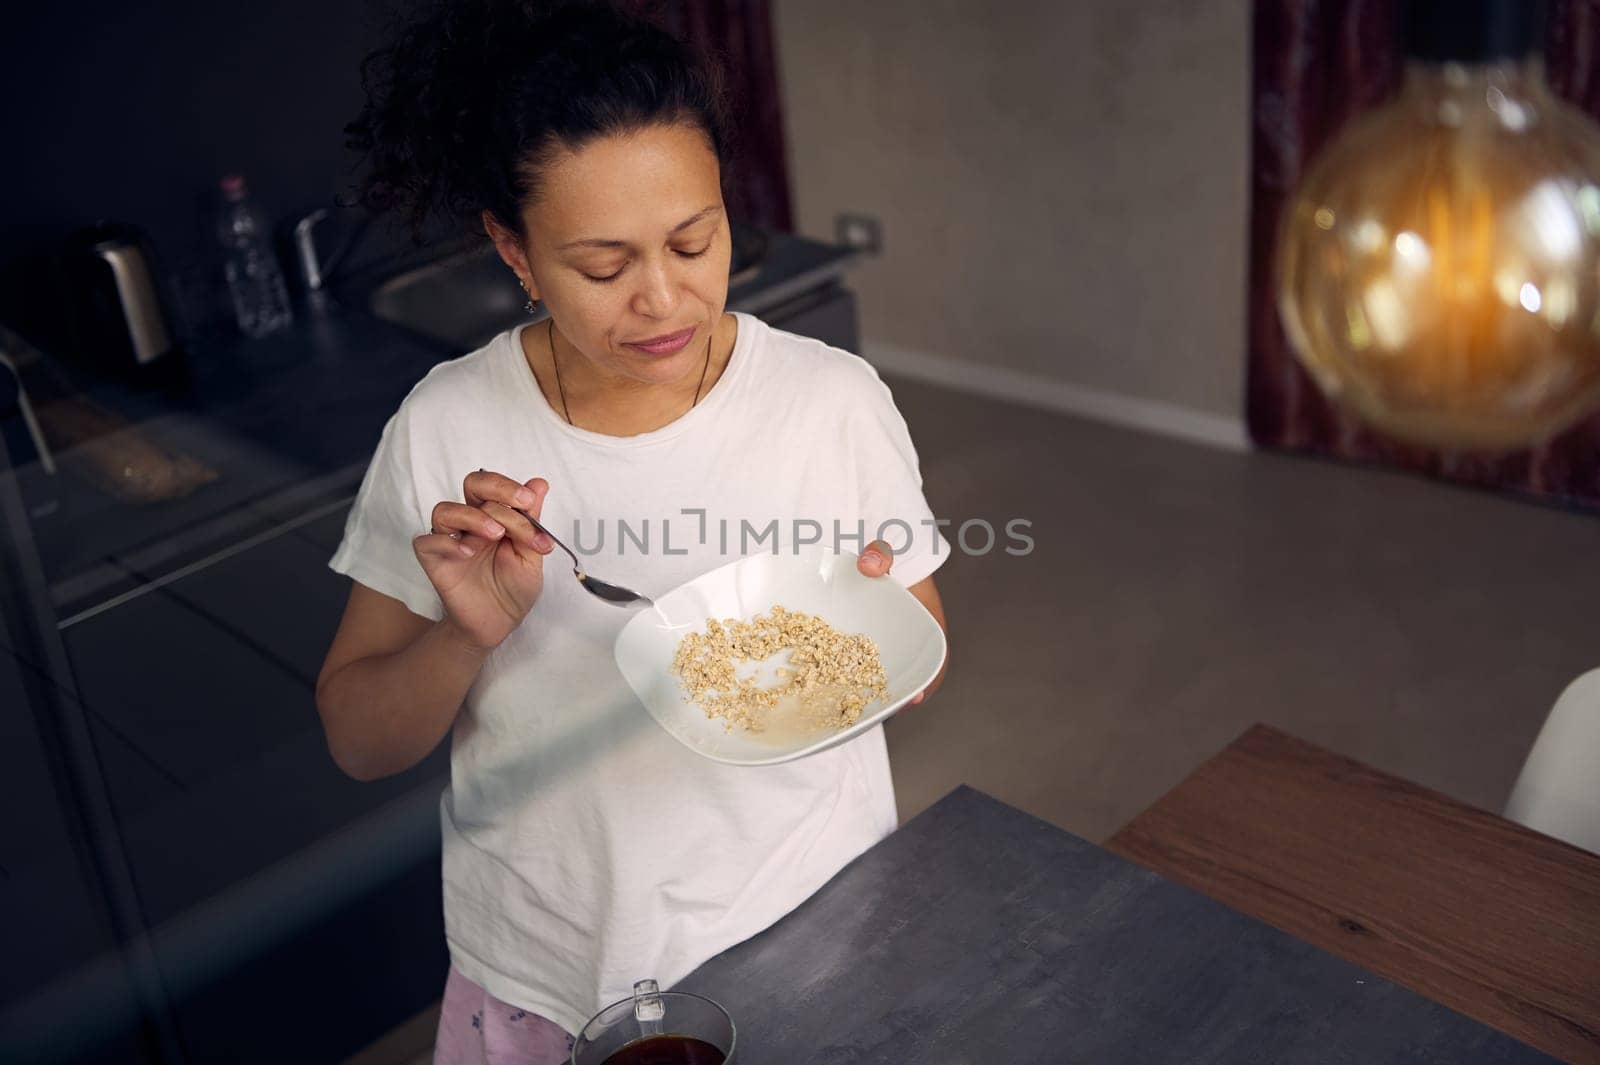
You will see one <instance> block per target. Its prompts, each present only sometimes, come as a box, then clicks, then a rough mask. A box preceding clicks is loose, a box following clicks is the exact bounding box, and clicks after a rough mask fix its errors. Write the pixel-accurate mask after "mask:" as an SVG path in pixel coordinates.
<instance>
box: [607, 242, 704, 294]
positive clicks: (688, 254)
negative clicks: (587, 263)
mask: <svg viewBox="0 0 1600 1065" xmlns="http://www.w3.org/2000/svg"><path fill="white" fill-rule="evenodd" d="M673 250H674V251H676V252H677V253H678V254H679V255H680V256H682V257H683V258H685V259H698V258H700V256H702V255H704V254H705V253H706V252H708V251H710V250H711V242H710V241H707V242H706V244H705V245H704V246H703V247H701V248H700V249H698V250H696V251H684V250H683V249H682V248H675V249H673ZM627 268H628V267H627V264H626V263H624V264H623V265H622V266H621V267H620V268H619V269H617V270H616V271H615V272H614V273H609V274H606V275H605V276H603V277H597V276H595V275H594V274H589V273H585V274H584V275H583V276H584V277H586V278H588V279H589V280H590V281H594V282H597V283H599V284H605V283H606V282H607V281H615V280H616V279H617V278H618V277H619V276H620V275H621V274H622V271H623V270H626V269H627Z"/></svg>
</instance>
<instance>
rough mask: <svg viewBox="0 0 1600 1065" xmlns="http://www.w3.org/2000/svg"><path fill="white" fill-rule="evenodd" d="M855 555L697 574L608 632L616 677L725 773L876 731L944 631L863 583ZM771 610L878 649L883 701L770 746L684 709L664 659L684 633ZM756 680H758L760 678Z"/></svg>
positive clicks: (881, 583)
mask: <svg viewBox="0 0 1600 1065" xmlns="http://www.w3.org/2000/svg"><path fill="white" fill-rule="evenodd" d="M856 558H857V556H856V555H853V554H849V553H847V552H834V551H830V550H827V549H824V548H822V547H819V546H811V547H807V548H803V549H801V550H800V551H798V552H796V553H793V554H760V555H750V556H748V557H746V558H741V559H738V560H736V561H733V562H730V563H728V564H727V565H725V566H721V567H719V568H717V569H714V570H712V571H711V572H710V573H705V574H701V575H700V576H699V577H696V578H695V579H694V580H692V581H689V582H688V583H687V584H682V585H679V586H678V587H677V588H674V589H673V590H672V591H670V592H668V593H667V594H666V595H664V596H662V597H661V598H659V599H657V600H656V605H655V607H654V609H644V610H641V611H639V613H637V614H636V615H634V617H633V618H632V620H630V621H629V622H628V624H627V625H625V626H624V627H623V629H622V631H621V632H620V633H618V634H617V642H616V646H615V649H614V650H615V654H616V659H617V668H618V669H619V670H621V671H622V675H623V677H624V678H625V679H626V680H627V682H628V685H629V687H631V688H632V689H633V692H634V694H635V695H637V696H638V697H639V701H640V702H641V703H643V704H644V708H645V709H646V710H647V711H649V713H650V716H651V717H653V718H655V721H656V724H658V725H660V726H661V727H662V728H663V729H666V731H667V733H668V734H669V735H671V736H672V737H673V738H674V739H676V740H677V741H678V742H679V743H682V744H683V745H684V746H685V747H688V748H689V749H690V750H692V751H694V752H695V753H697V754H701V755H704V756H705V757H707V758H710V759H712V760H713V761H717V762H724V763H726V764H728V765H748V766H758V765H777V764H779V763H781V762H790V761H793V760H794V759H796V758H804V757H805V756H806V755H808V754H815V753H817V752H818V751H824V750H827V749H828V748H829V747H834V746H837V745H838V744H841V743H844V742H845V741H847V740H849V739H851V738H853V737H855V736H858V735H860V734H861V733H863V732H865V731H866V730H867V729H870V728H872V727H873V726H875V725H877V724H879V723H881V722H882V721H884V720H885V719H886V718H888V717H889V715H891V714H893V713H894V712H895V711H896V710H898V709H900V707H902V706H904V705H905V704H906V703H908V702H910V701H911V699H912V698H913V697H914V696H915V695H916V694H917V693H918V692H920V691H921V690H922V689H924V688H926V687H927V686H928V684H929V683H930V682H932V680H933V678H934V677H936V676H938V675H939V669H940V667H941V666H942V665H943V664H944V658H945V639H944V630H943V629H941V628H940V627H939V623H938V622H937V621H935V620H934V619H933V615H932V614H930V613H928V611H927V609H926V608H925V607H924V606H923V605H922V604H921V603H919V602H918V601H917V598H916V597H915V596H913V595H912V594H911V593H910V592H908V591H907V590H906V589H905V587H904V586H903V585H902V584H900V583H899V582H898V581H896V580H895V579H894V578H893V577H890V576H887V575H885V576H883V577H865V576H862V574H861V572H860V570H858V569H856ZM774 606H782V607H785V608H787V609H789V610H799V611H803V612H804V613H807V614H815V615H817V616H818V617H820V618H822V620H824V621H826V622H827V623H828V624H829V625H832V626H833V627H834V628H835V629H837V630H839V631H840V632H844V633H864V634H865V635H867V636H868V637H870V638H871V639H872V641H873V642H874V643H875V644H877V645H878V654H879V658H880V659H881V661H882V662H883V671H884V675H885V676H886V678H887V680H888V687H889V696H888V698H887V699H882V700H880V699H874V700H873V701H872V702H869V703H868V704H867V706H866V708H865V709H864V710H863V711H862V713H861V719H860V720H859V721H857V722H856V723H855V724H854V725H852V726H850V727H849V728H847V729H840V730H838V731H826V732H822V733H818V734H808V735H806V736H804V737H802V738H793V737H791V738H788V739H773V738H763V737H762V736H761V734H759V733H756V734H751V733H746V732H744V731H743V730H740V729H735V730H734V731H732V732H729V731H728V730H727V729H726V727H725V724H724V722H722V721H720V720H714V719H712V718H709V717H707V716H706V712H705V710H704V709H702V708H701V707H700V706H698V705H697V704H695V703H693V702H691V701H689V698H688V694H687V693H686V692H685V691H684V690H683V686H682V683H681V682H680V681H679V679H678V676H677V674H675V673H674V672H673V671H672V659H673V656H674V655H675V654H676V653H677V650H678V644H679V642H680V641H682V639H683V637H684V636H686V635H687V634H688V633H691V632H704V631H705V629H706V622H707V621H708V620H710V619H712V618H716V619H718V620H724V619H727V618H737V619H740V620H743V621H749V620H751V619H752V618H754V617H755V616H756V615H757V614H764V613H766V612H768V611H769V610H771V609H772V608H773V607H774ZM763 679H765V678H763Z"/></svg>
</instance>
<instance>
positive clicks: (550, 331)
mask: <svg viewBox="0 0 1600 1065" xmlns="http://www.w3.org/2000/svg"><path fill="white" fill-rule="evenodd" d="M548 321H549V322H550V325H549V328H547V329H546V330H545V337H546V339H547V340H548V341H549V343H550V367H551V368H552V369H553V370H555V372H556V391H557V392H558V393H560V395H561V416H562V417H563V418H565V419H567V424H568V425H572V415H571V414H569V413H568V412H567V390H566V389H565V388H563V387H562V386H561V364H560V363H558V362H556V320H555V319H554V318H551V319H548ZM715 335H716V330H714V329H712V330H708V335H707V336H706V362H705V365H704V366H702V367H700V383H699V384H697V385H695V386H694V402H693V403H691V404H689V410H694V409H695V407H697V406H698V405H699V403H700V390H701V389H702V388H704V387H705V384H706V371H707V370H709V369H711V340H712V338H713V337H714V336H715ZM685 413H687V412H685ZM573 428H577V426H573Z"/></svg>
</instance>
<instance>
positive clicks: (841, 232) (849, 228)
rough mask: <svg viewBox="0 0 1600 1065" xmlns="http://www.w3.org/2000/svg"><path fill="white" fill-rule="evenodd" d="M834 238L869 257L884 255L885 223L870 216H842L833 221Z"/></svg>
mask: <svg viewBox="0 0 1600 1065" xmlns="http://www.w3.org/2000/svg"><path fill="white" fill-rule="evenodd" d="M833 232H834V238H835V239H836V240H837V241H838V243H840V244H843V245H844V246H845V247H847V248H854V249H856V250H857V251H859V252H864V253H866V254H867V255H882V254H883V223H882V222H880V221H878V220H877V219H876V218H875V217H873V216H872V215H870V214H840V215H837V216H835V218H834V220H833Z"/></svg>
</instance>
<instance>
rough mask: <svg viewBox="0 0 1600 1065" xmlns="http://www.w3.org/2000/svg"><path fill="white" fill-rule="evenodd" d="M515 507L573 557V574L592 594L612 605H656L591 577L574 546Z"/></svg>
mask: <svg viewBox="0 0 1600 1065" xmlns="http://www.w3.org/2000/svg"><path fill="white" fill-rule="evenodd" d="M514 509H516V510H517V513H518V514H521V515H522V516H523V517H524V518H527V519H528V522H529V524H531V525H532V526H533V527H534V528H535V529H538V530H539V531H540V532H542V533H544V534H545V535H546V536H548V537H550V539H551V540H554V541H555V545H556V546H557V547H559V548H561V550H563V551H565V552H566V553H567V555H568V556H569V557H570V558H571V559H572V573H573V575H574V576H576V577H577V578H578V583H579V584H581V585H583V587H584V588H585V589H586V590H587V591H588V592H589V594H590V595H592V596H594V597H595V598H596V599H603V600H605V601H606V602H608V603H610V604H611V605H612V606H631V605H633V604H634V603H640V604H643V605H644V606H655V601H654V600H652V599H651V598H650V597H649V596H647V595H640V594H639V593H638V592H635V591H633V590H631V589H628V588H624V587H622V586H621V585H620V584H608V583H606V582H605V581H603V580H601V579H600V578H598V577H591V576H589V575H588V574H587V573H585V572H583V567H582V566H580V565H578V556H577V555H574V554H573V553H572V548H570V547H568V546H567V545H566V544H564V543H562V542H561V541H560V540H557V539H556V534H555V533H553V532H551V531H550V530H549V529H546V528H545V527H544V526H543V525H540V524H539V522H538V520H537V519H536V518H534V516H533V515H532V514H529V513H528V512H527V511H525V510H522V509H520V508H514Z"/></svg>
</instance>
